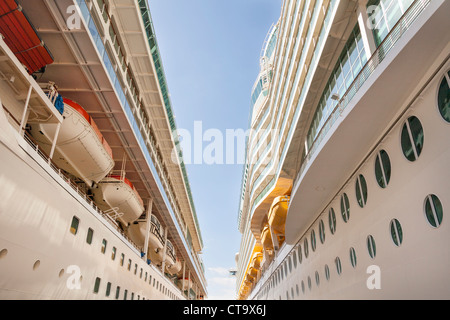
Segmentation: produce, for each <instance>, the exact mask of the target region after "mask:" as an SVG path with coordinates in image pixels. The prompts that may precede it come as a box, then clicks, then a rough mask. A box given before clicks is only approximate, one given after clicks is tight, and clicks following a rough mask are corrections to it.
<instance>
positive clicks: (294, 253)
mask: <svg viewBox="0 0 450 320" xmlns="http://www.w3.org/2000/svg"><path fill="white" fill-rule="evenodd" d="M292 261H294V268H297V251H295V250H294V252H293V253H292Z"/></svg>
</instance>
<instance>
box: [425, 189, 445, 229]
mask: <svg viewBox="0 0 450 320" xmlns="http://www.w3.org/2000/svg"><path fill="white" fill-rule="evenodd" d="M425 215H426V217H427V220H428V222H429V223H430V224H431V225H432V226H433V227H435V228H437V227H439V226H440V224H441V223H442V217H443V209H442V203H441V201H440V200H439V198H438V197H437V196H435V195H434V194H430V195H428V196H427V197H426V199H425Z"/></svg>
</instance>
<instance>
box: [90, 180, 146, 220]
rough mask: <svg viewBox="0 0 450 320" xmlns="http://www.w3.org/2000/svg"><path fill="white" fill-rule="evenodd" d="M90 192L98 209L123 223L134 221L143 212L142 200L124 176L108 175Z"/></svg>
mask: <svg viewBox="0 0 450 320" xmlns="http://www.w3.org/2000/svg"><path fill="white" fill-rule="evenodd" d="M92 193H93V195H94V201H95V202H96V204H97V206H98V207H99V208H100V209H102V210H103V211H105V212H109V213H110V215H111V216H113V217H114V218H115V219H116V220H120V221H122V222H124V223H125V224H128V223H130V222H133V221H135V220H136V219H137V218H139V217H140V216H141V215H142V213H143V212H144V202H143V201H142V199H141V197H140V196H139V194H138V192H137V191H136V189H135V188H134V186H133V184H132V183H131V182H130V180H128V179H127V178H125V177H122V176H114V175H112V176H108V177H106V178H104V179H103V180H101V181H99V182H98V183H97V185H96V186H95V187H94V188H92ZM114 215H115V216H114Z"/></svg>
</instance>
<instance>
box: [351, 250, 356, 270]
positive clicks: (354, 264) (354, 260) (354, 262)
mask: <svg viewBox="0 0 450 320" xmlns="http://www.w3.org/2000/svg"><path fill="white" fill-rule="evenodd" d="M350 262H351V263H352V266H353V268H355V267H356V251H355V248H353V247H351V248H350Z"/></svg>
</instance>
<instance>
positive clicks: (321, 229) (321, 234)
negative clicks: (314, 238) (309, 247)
mask: <svg viewBox="0 0 450 320" xmlns="http://www.w3.org/2000/svg"><path fill="white" fill-rule="evenodd" d="M319 238H320V242H321V243H322V244H323V243H324V242H325V224H324V223H323V220H320V222H319Z"/></svg>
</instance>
